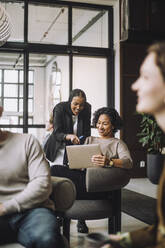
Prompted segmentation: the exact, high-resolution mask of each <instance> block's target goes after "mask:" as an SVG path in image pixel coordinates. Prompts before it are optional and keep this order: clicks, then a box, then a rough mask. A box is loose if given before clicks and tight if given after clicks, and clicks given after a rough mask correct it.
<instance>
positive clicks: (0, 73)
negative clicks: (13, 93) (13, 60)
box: [0, 70, 2, 82]
mask: <svg viewBox="0 0 165 248" xmlns="http://www.w3.org/2000/svg"><path fill="white" fill-rule="evenodd" d="M0 82H2V70H0Z"/></svg>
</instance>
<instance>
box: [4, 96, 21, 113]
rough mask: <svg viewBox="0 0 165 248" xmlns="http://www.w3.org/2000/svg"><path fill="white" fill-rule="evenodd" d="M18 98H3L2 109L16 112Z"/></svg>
mask: <svg viewBox="0 0 165 248" xmlns="http://www.w3.org/2000/svg"><path fill="white" fill-rule="evenodd" d="M17 110H18V100H17V99H4V111H7V112H8V111H11V112H17Z"/></svg>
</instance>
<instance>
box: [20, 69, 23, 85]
mask: <svg viewBox="0 0 165 248" xmlns="http://www.w3.org/2000/svg"><path fill="white" fill-rule="evenodd" d="M19 82H20V83H23V71H22V70H21V71H20V73H19Z"/></svg>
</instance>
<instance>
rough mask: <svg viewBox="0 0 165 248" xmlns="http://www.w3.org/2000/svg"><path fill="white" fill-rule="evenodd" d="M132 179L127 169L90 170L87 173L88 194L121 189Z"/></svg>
mask: <svg viewBox="0 0 165 248" xmlns="http://www.w3.org/2000/svg"><path fill="white" fill-rule="evenodd" d="M130 178H131V175H130V172H129V170H127V169H120V168H88V169H87V172H86V189H87V192H103V191H111V190H116V189H121V188H122V187H124V186H125V185H127V184H128V182H129V180H130Z"/></svg>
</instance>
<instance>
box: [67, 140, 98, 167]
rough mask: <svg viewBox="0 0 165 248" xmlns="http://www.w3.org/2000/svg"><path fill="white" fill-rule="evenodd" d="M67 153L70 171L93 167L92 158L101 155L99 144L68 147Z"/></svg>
mask: <svg viewBox="0 0 165 248" xmlns="http://www.w3.org/2000/svg"><path fill="white" fill-rule="evenodd" d="M66 151H67V156H68V162H69V168H70V169H81V168H89V167H93V164H92V161H91V158H92V156H93V155H96V154H101V149H100V146H99V144H89V145H72V146H66Z"/></svg>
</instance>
